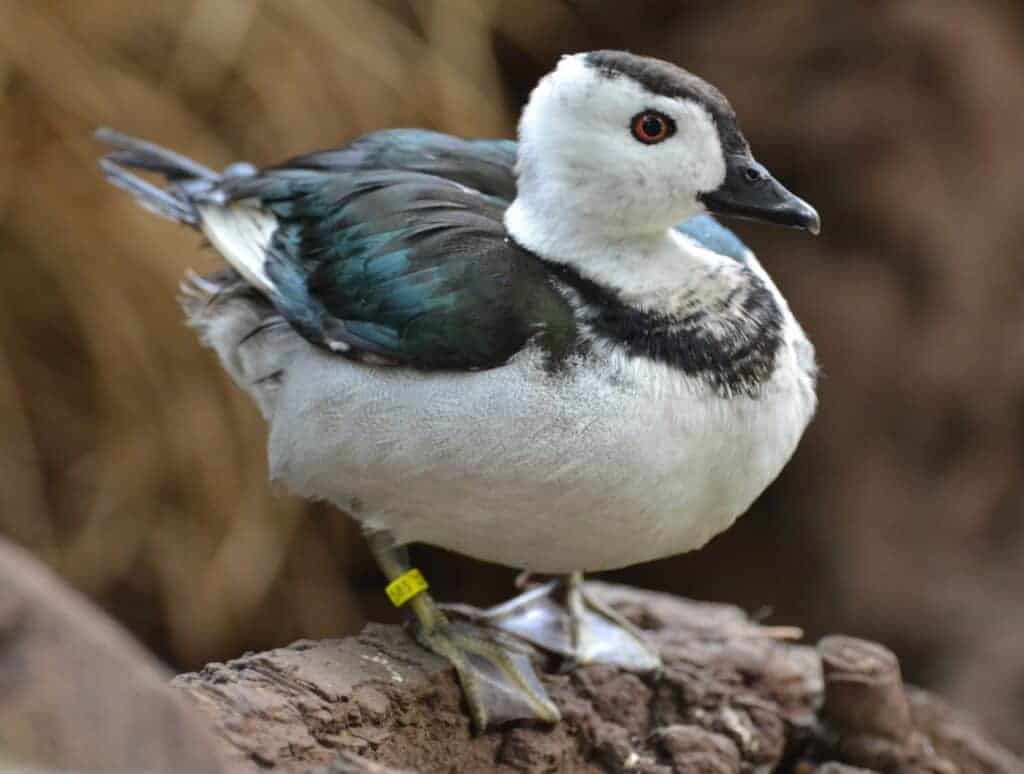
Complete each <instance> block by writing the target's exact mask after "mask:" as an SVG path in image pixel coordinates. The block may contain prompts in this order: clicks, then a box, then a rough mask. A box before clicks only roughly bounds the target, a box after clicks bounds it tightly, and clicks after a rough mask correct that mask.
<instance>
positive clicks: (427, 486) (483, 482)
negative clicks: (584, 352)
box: [270, 345, 815, 573]
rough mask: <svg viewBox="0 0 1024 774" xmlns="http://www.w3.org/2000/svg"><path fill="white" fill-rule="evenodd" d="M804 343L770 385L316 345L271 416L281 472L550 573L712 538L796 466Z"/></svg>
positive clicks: (394, 519) (319, 492)
mask: <svg viewBox="0 0 1024 774" xmlns="http://www.w3.org/2000/svg"><path fill="white" fill-rule="evenodd" d="M814 403H815V399H814V389H813V379H812V378H811V377H809V376H808V375H807V374H806V373H805V371H804V369H803V368H801V367H800V365H799V363H798V362H797V357H796V355H795V353H794V351H793V349H792V347H791V346H789V345H787V346H785V347H783V348H782V350H781V351H780V355H779V361H778V368H777V371H776V374H775V376H774V377H773V379H772V380H771V382H770V383H768V384H767V385H766V386H765V389H764V393H763V395H762V396H761V397H759V398H757V399H752V398H748V397H737V398H731V399H723V398H721V397H718V396H715V395H713V394H712V393H711V391H710V390H708V389H707V388H706V387H704V386H703V385H702V384H699V383H697V384H695V383H693V382H691V381H690V380H688V379H685V378H683V377H682V376H681V375H679V374H678V373H677V372H675V371H672V370H671V369H668V368H666V367H664V366H660V365H656V364H651V363H646V362H645V361H644V362H638V361H633V362H631V363H627V362H626V361H621V362H612V363H609V364H607V366H603V367H602V369H601V370H600V371H598V370H596V369H593V368H582V367H580V368H574V369H570V371H569V372H567V373H563V374H561V375H549V374H547V373H545V372H544V370H543V369H542V368H540V367H539V358H538V357H537V356H536V354H535V353H523V355H521V356H520V357H518V358H517V359H516V360H515V361H513V362H512V363H510V364H509V365H507V366H505V367H503V368H499V369H495V370H491V371H483V372H477V373H463V374H457V373H445V374H430V373H414V372H409V371H407V370H405V369H389V368H371V367H367V366H362V365H353V364H349V363H347V362H346V361H343V360H340V359H339V358H337V357H334V356H331V355H327V354H323V353H320V352H319V351H316V350H314V349H313V348H304V349H303V350H302V351H301V352H300V353H299V354H298V355H297V356H296V360H295V361H293V362H292V363H291V364H290V366H289V368H288V369H287V373H286V375H285V379H284V383H283V384H282V386H281V390H280V392H279V393H278V394H277V398H276V404H277V405H276V410H275V411H274V415H273V417H272V418H271V421H272V431H271V441H270V461H271V469H272V473H273V475H274V477H275V478H277V479H280V480H283V481H285V482H286V483H287V484H288V485H289V487H290V488H292V489H293V490H295V491H296V492H298V493H300V494H302V495H304V496H306V497H314V498H322V499H326V500H329V501H331V502H333V503H335V504H337V505H338V506H340V507H342V508H344V509H346V510H348V511H350V512H352V513H354V514H355V515H356V516H357V517H358V518H360V519H361V520H362V521H363V522H364V523H365V524H367V525H368V526H373V527H382V528H387V529H389V530H391V531H392V532H393V533H394V535H395V536H396V538H397V539H398V541H399V542H402V543H406V542H424V543H431V544H435V545H439V546H443V547H445V548H448V549H452V550H454V551H458V552H459V553H463V554H467V555H470V556H474V557H476V558H479V559H484V560H487V561H492V562H497V563H500V564H505V565H510V566H513V567H517V568H525V569H530V570H534V571H538V572H549V573H556V572H558V573H560V572H569V571H572V570H602V569H611V568H615V567H622V566H625V565H630V564H635V563H637V562H643V561H647V560H650V559H656V558H659V557H664V556H669V555H672V554H676V553H681V552H684V551H689V550H692V549H695V548H699V547H700V546H702V545H703V544H704V543H705V542H707V541H708V540H709V539H710V538H711V537H713V536H714V535H716V534H717V533H719V532H721V531H722V530H724V529H726V528H727V527H728V526H729V525H730V524H732V522H733V521H734V520H735V519H736V517H737V516H739V515H740V514H741V513H743V512H744V511H745V510H746V509H747V508H748V507H749V506H750V504H751V503H752V502H753V500H754V499H755V498H756V497H757V496H758V495H759V494H760V493H761V492H762V491H763V490H764V488H765V487H766V486H767V485H768V484H769V483H771V481H772V480H773V479H774V478H775V477H776V476H777V475H778V473H779V471H780V470H781V469H782V467H783V465H785V463H786V461H787V460H788V459H789V457H790V455H791V454H792V453H793V451H794V450H795V448H796V444H797V442H798V441H799V439H800V436H801V435H802V433H803V431H804V428H805V427H806V425H807V422H808V421H809V420H810V417H811V415H812V413H813V411H814Z"/></svg>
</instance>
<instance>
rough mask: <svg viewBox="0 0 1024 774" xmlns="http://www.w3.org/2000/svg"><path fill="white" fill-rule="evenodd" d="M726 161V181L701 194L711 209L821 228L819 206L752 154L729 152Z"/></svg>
mask: <svg viewBox="0 0 1024 774" xmlns="http://www.w3.org/2000/svg"><path fill="white" fill-rule="evenodd" d="M725 162H726V172H725V182H724V183H722V184H721V185H720V186H719V187H718V188H716V189H715V190H714V191H709V192H707V193H703V194H701V195H700V199H701V201H703V202H704V206H705V207H707V208H708V211H709V212H714V213H717V214H719V215H733V216H736V217H739V218H749V219H751V220H762V221H764V222H766V223H777V224H778V225H780V226H789V227H791V228H802V229H804V230H806V231H810V232H811V233H812V234H817V233H818V232H819V231H821V218H819V217H818V212H817V210H815V209H814V208H813V207H812V206H811V205H809V204H808V203H807V202H805V201H804V200H803V199H801V198H800V197H799V196H796V195H794V194H792V193H790V192H789V191H788V190H786V187H785V186H784V185H782V183H780V182H779V181H778V180H776V179H775V178H774V177H772V174H771V172H769V171H768V170H767V169H765V168H764V167H763V166H761V165H760V164H758V163H757V161H755V160H754V158H753V157H752V156H750V155H746V154H730V155H728V156H726V159H725Z"/></svg>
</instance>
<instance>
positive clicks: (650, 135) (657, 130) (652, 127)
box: [630, 110, 676, 145]
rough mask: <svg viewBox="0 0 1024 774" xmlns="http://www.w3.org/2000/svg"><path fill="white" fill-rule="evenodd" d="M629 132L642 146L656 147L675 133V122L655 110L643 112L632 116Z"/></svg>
mask: <svg viewBox="0 0 1024 774" xmlns="http://www.w3.org/2000/svg"><path fill="white" fill-rule="evenodd" d="M630 130H631V131H632V132H633V137H634V138H635V139H637V140H638V141H640V142H642V143H643V144H644V145H656V144H657V143H659V142H663V141H665V140H667V139H668V138H669V137H671V136H672V135H673V134H675V133H676V122H675V121H673V120H672V119H671V118H669V117H668V116H667V115H665V114H664V113H661V112H659V111H657V110H645V111H643V112H642V113H637V114H636V115H635V116H633V118H632V120H631V121H630Z"/></svg>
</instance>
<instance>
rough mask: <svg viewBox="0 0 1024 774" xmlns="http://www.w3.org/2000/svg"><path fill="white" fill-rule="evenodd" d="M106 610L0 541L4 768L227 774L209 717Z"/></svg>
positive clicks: (0, 750)
mask: <svg viewBox="0 0 1024 774" xmlns="http://www.w3.org/2000/svg"><path fill="white" fill-rule="evenodd" d="M169 677H170V675H169V674H168V673H167V672H166V670H165V669H164V668H163V667H161V666H160V665H159V664H158V663H157V661H156V659H154V658H153V657H152V656H151V655H149V654H148V653H146V652H145V651H144V650H143V649H142V648H141V647H140V646H139V645H138V644H137V643H136V642H135V640H133V639H132V638H131V636H130V635H128V633H127V632H125V631H124V630H123V629H121V627H120V626H118V625H117V624H115V623H114V622H113V621H112V620H111V619H110V618H109V617H108V616H107V615H106V614H105V613H104V612H103V611H101V610H99V609H98V608H97V607H95V606H94V605H92V604H91V603H90V602H88V601H87V600H86V599H85V598H84V597H82V596H81V595H80V594H78V593H77V592H75V591H73V590H71V589H70V588H68V587H67V586H66V585H65V584H63V583H62V582H61V581H60V580H59V579H58V578H57V577H56V576H55V575H54V574H53V573H52V572H51V571H50V570H49V569H47V568H46V567H44V566H43V565H42V564H40V563H39V562H38V561H36V560H35V559H33V558H31V557H30V556H29V555H28V554H27V553H25V552H24V551H22V550H21V549H19V548H15V547H14V546H13V545H11V544H10V543H7V542H6V541H4V540H3V539H2V538H0V768H3V767H4V766H5V765H6V764H14V763H17V764H19V765H32V766H42V767H50V768H54V769H67V770H76V771H80V770H92V769H102V770H111V771H113V770H152V771H156V770H166V771H171V770H174V771H220V770H221V769H222V762H221V759H220V755H219V753H220V750H221V748H222V746H223V745H222V744H217V743H216V742H215V740H214V739H213V737H212V736H211V735H210V734H209V733H208V732H207V730H206V729H205V728H204V726H203V723H202V720H203V717H202V715H201V714H200V713H199V712H197V711H196V710H195V707H194V706H190V705H189V703H187V702H185V701H182V697H181V695H180V692H177V691H173V690H171V689H170V688H169V687H168V686H167V680H168V679H169Z"/></svg>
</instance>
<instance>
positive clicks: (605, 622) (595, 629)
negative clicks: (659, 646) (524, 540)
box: [445, 573, 661, 672]
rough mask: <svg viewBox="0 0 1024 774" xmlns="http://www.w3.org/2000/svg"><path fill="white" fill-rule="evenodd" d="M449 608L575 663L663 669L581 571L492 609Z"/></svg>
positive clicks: (635, 631) (637, 633)
mask: <svg viewBox="0 0 1024 774" xmlns="http://www.w3.org/2000/svg"><path fill="white" fill-rule="evenodd" d="M559 597H562V598H564V604H563V603H562V601H560V600H559ZM445 609H446V610H451V611H452V612H454V613H457V614H459V615H463V616H466V617H468V618H470V619H472V620H473V621H475V622H476V623H478V624H480V625H485V626H488V627H491V628H494V629H497V630H499V631H503V632H507V633H509V634H513V635H515V636H516V637H519V638H521V639H523V640H526V641H527V642H529V643H532V644H533V645H536V646H537V647H539V648H543V649H544V650H546V651H549V652H551V653H556V654H558V655H560V656H563V657H565V658H566V659H568V660H569V662H570V665H573V664H576V663H578V664H591V663H600V664H612V665H615V666H620V667H622V668H624V669H629V670H631V671H634V672H650V671H653V670H656V669H659V668H660V667H661V659H660V658H659V657H658V654H657V653H656V652H655V651H654V650H653V649H652V647H651V646H650V645H649V644H648V643H647V641H646V638H645V637H644V635H643V633H642V632H640V631H639V630H638V629H637V628H636V627H635V626H633V625H632V624H631V623H630V622H629V621H627V620H626V619H625V618H623V617H622V616H621V615H619V614H618V613H616V612H615V611H614V610H612V609H611V608H609V607H608V606H607V605H605V604H603V603H602V602H601V601H600V600H599V599H597V598H596V597H594V596H593V595H592V594H589V593H588V592H587V590H586V588H585V587H584V584H583V576H582V574H581V573H573V574H572V575H569V576H566V577H565V578H562V579H557V580H553V581H549V582H548V583H545V584H543V585H540V586H536V587H534V588H532V589H530V590H528V591H526V592H524V593H522V594H520V595H519V596H517V597H515V598H513V599H510V600H509V601H508V602H505V603H503V604H501V605H498V606H496V607H492V608H489V609H487V610H477V609H476V608H471V607H467V606H464V605H450V606H445Z"/></svg>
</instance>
